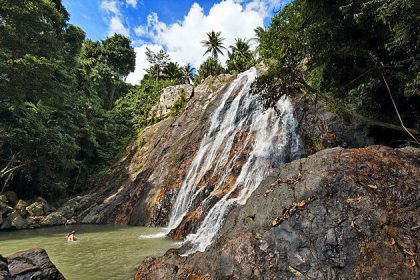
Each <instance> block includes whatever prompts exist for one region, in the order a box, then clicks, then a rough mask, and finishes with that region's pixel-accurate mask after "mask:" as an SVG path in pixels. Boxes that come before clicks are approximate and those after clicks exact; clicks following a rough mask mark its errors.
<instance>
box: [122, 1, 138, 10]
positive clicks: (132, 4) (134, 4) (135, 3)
mask: <svg viewBox="0 0 420 280" xmlns="http://www.w3.org/2000/svg"><path fill="white" fill-rule="evenodd" d="M125 2H126V3H127V5H130V6H132V7H133V8H135V7H136V6H137V0H126V1H125Z"/></svg>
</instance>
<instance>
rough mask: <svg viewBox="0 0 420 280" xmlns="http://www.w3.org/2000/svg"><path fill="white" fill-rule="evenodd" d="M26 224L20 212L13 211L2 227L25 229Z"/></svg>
mask: <svg viewBox="0 0 420 280" xmlns="http://www.w3.org/2000/svg"><path fill="white" fill-rule="evenodd" d="M26 226H27V224H26V221H25V219H24V218H22V216H21V215H20V214H19V212H17V211H13V212H12V213H10V214H9V215H8V216H7V218H6V220H5V221H4V223H3V225H2V227H1V229H24V228H26Z"/></svg>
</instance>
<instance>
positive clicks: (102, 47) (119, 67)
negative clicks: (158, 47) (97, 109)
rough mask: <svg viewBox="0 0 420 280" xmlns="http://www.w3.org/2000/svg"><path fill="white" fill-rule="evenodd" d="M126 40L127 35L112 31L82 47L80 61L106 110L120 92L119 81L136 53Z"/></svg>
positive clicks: (121, 86)
mask: <svg viewBox="0 0 420 280" xmlns="http://www.w3.org/2000/svg"><path fill="white" fill-rule="evenodd" d="M130 43H131V41H130V39H128V38H127V37H125V36H123V35H119V34H115V35H113V36H112V37H109V38H107V39H105V40H103V41H101V42H92V41H87V42H86V43H85V44H84V46H83V51H82V55H81V63H82V65H83V66H84V69H85V71H86V74H87V75H88V76H89V77H91V79H92V81H93V82H94V83H95V84H96V86H97V90H98V91H100V92H102V96H103V102H104V108H106V109H108V110H110V109H112V107H113V105H114V101H115V100H116V97H120V94H121V92H123V91H124V89H125V85H124V83H123V81H124V80H125V78H126V77H127V75H128V74H129V73H130V72H132V71H134V68H135V59H136V54H135V52H134V48H133V47H131V46H130Z"/></svg>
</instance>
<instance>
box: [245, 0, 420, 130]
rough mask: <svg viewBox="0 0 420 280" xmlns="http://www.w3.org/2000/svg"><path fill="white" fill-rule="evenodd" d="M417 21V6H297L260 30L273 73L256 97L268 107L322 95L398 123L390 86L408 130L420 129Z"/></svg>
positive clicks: (324, 0) (406, 0)
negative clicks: (285, 98)
mask: <svg viewBox="0 0 420 280" xmlns="http://www.w3.org/2000/svg"><path fill="white" fill-rule="evenodd" d="M418 15H419V5H418V3H417V1H415V0H401V1H388V0H376V1H372V0H363V1H350V0H343V1H331V0H318V1H309V0H295V1H293V2H292V3H291V4H289V5H287V6H286V7H285V8H284V9H283V10H282V11H280V12H279V13H278V14H277V15H276V16H275V17H274V18H273V19H272V22H271V24H270V26H269V28H268V29H266V30H258V33H257V34H258V37H259V38H258V39H259V41H260V47H259V53H260V55H261V57H262V58H263V59H264V61H265V63H266V64H267V65H268V67H269V70H268V71H267V73H266V74H265V75H263V76H261V77H260V78H259V79H258V80H257V82H256V83H255V84H254V87H253V90H254V91H255V92H257V93H259V94H260V95H261V96H262V98H263V100H264V103H265V105H266V106H273V105H274V104H275V103H276V101H277V100H278V99H279V98H280V97H281V96H282V95H284V94H288V95H299V94H302V93H307V94H323V95H327V96H329V97H330V98H332V99H333V100H336V101H335V102H337V103H341V104H346V105H347V106H349V107H350V108H354V109H355V110H357V111H359V113H362V114H364V115H367V116H369V117H373V118H376V119H379V120H382V121H388V122H397V118H396V114H395V111H394V109H393V107H392V103H391V101H390V98H389V95H388V90H387V87H386V84H385V81H386V82H387V83H388V84H389V87H390V91H391V93H392V95H393V96H394V99H395V101H396V103H397V107H398V108H399V110H400V111H401V113H402V117H403V119H404V121H405V123H406V125H408V126H411V127H418V126H419V125H420V123H419V119H418V115H419V111H420V102H419V101H420V100H419V69H420V63H419V59H418V58H419V55H420V54H419V46H418V42H419V36H420V35H419V34H420V33H419V29H420V28H419V26H420V22H419V16H418ZM384 112H386V114H384ZM391 112H393V113H391Z"/></svg>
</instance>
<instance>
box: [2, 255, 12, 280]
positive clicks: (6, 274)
mask: <svg viewBox="0 0 420 280" xmlns="http://www.w3.org/2000/svg"><path fill="white" fill-rule="evenodd" d="M0 280H13V278H12V275H10V271H9V268H8V261H7V259H6V258H5V257H3V256H2V255H0Z"/></svg>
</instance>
